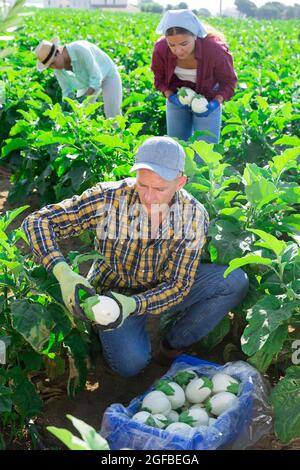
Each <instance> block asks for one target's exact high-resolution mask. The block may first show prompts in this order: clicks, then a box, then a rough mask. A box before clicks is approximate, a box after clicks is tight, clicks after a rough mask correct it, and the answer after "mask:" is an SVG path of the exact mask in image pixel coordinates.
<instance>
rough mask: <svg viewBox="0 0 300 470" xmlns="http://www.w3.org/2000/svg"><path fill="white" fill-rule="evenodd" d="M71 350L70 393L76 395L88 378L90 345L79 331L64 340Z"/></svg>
mask: <svg viewBox="0 0 300 470" xmlns="http://www.w3.org/2000/svg"><path fill="white" fill-rule="evenodd" d="M64 345H65V346H66V347H67V348H68V350H69V358H70V359H69V365H70V370H69V380H68V393H69V395H70V396H74V395H75V394H76V393H78V392H80V391H81V390H83V389H84V386H85V382H86V378H87V359H88V347H87V344H86V343H85V342H84V340H83V339H82V337H81V336H80V334H79V332H78V331H75V330H74V331H73V332H72V333H71V334H70V335H69V336H68V337H67V338H66V339H65V341H64Z"/></svg>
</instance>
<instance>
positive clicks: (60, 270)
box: [53, 261, 95, 320]
mask: <svg viewBox="0 0 300 470" xmlns="http://www.w3.org/2000/svg"><path fill="white" fill-rule="evenodd" d="M53 274H54V276H55V277H56V279H57V280H58V282H59V285H60V288H61V294H62V298H63V301H64V303H65V305H66V307H67V309H68V310H69V311H70V312H71V313H72V314H73V315H74V314H75V316H78V315H76V312H75V310H74V309H75V304H76V300H75V294H76V287H77V288H78V286H84V287H86V288H87V290H88V291H90V293H91V295H93V294H94V295H95V291H94V289H93V288H92V286H91V285H90V283H89V282H88V281H87V280H86V279H85V278H84V277H82V276H80V275H79V274H77V273H75V272H74V271H73V270H72V269H71V268H70V266H69V265H68V264H67V263H66V262H65V261H61V262H59V263H57V264H56V265H55V266H54V268H53ZM79 318H80V320H83V319H85V318H84V317H83V316H79Z"/></svg>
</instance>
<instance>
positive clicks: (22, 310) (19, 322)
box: [11, 300, 54, 352]
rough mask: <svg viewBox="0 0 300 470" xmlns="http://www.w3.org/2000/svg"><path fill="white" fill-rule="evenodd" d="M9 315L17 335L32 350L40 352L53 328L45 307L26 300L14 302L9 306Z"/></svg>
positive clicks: (50, 317)
mask: <svg viewBox="0 0 300 470" xmlns="http://www.w3.org/2000/svg"><path fill="white" fill-rule="evenodd" d="M11 315H12V323H13V326H14V328H15V329H16V330H17V331H18V333H20V334H21V335H22V336H23V338H24V339H25V340H26V341H28V343H30V345H31V346H32V347H33V349H35V350H36V351H38V352H42V351H43V349H44V347H45V346H46V344H47V342H48V340H49V336H50V332H51V329H52V328H53V326H54V322H53V319H52V316H51V315H50V313H49V312H48V310H47V309H46V307H44V306H43V305H40V304H33V303H31V302H29V301H27V300H15V301H14V302H12V304H11Z"/></svg>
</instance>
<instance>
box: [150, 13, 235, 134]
mask: <svg viewBox="0 0 300 470" xmlns="http://www.w3.org/2000/svg"><path fill="white" fill-rule="evenodd" d="M156 32H157V33H159V34H163V35H164V36H163V37H161V38H160V39H159V40H158V41H157V42H156V44H155V46H154V51H153V56H152V64H151V69H152V71H153V72H154V85H155V88H156V89H157V90H160V91H161V92H162V93H163V94H164V95H165V97H166V98H167V132H168V135H169V136H171V137H177V138H179V139H182V140H188V139H189V137H191V136H192V135H193V133H194V132H195V131H209V132H211V133H212V134H213V136H211V135H204V136H200V138H199V139H202V140H205V141H206V142H210V143H217V142H218V141H219V138H220V130H221V108H222V103H223V101H226V100H229V99H230V98H231V97H232V96H233V94H234V88H235V85H236V81H237V77H236V74H235V72H234V68H233V61H232V56H231V54H230V52H229V51H228V47H227V46H226V44H225V42H224V40H223V39H222V35H221V34H220V33H218V32H216V31H214V32H207V30H206V28H205V27H204V26H203V25H202V24H201V23H200V21H199V20H198V18H197V17H196V16H195V15H194V13H193V12H192V11H190V10H169V11H167V12H166V13H165V15H164V16H163V18H162V20H161V21H160V23H159V25H158V27H157V29H156ZM181 87H188V88H191V89H193V90H195V91H196V92H197V93H198V94H201V95H203V96H204V97H205V98H206V99H207V100H208V105H207V108H206V110H205V111H204V112H202V113H195V112H193V111H192V109H191V107H190V106H187V105H182V104H181V103H180V101H179V99H178V94H177V91H178V89H179V88H181Z"/></svg>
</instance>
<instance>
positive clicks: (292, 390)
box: [271, 366, 300, 443]
mask: <svg viewBox="0 0 300 470" xmlns="http://www.w3.org/2000/svg"><path fill="white" fill-rule="evenodd" d="M299 396H300V366H292V367H289V368H288V369H287V371H286V375H285V377H284V378H283V379H282V380H280V381H279V382H278V384H277V385H276V386H275V387H274V389H273V392H272V396H271V401H272V406H273V409H274V416H275V432H276V434H277V436H278V437H279V439H280V440H281V441H282V442H284V443H288V442H290V441H291V440H293V439H296V438H299V437H300V400H299Z"/></svg>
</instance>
